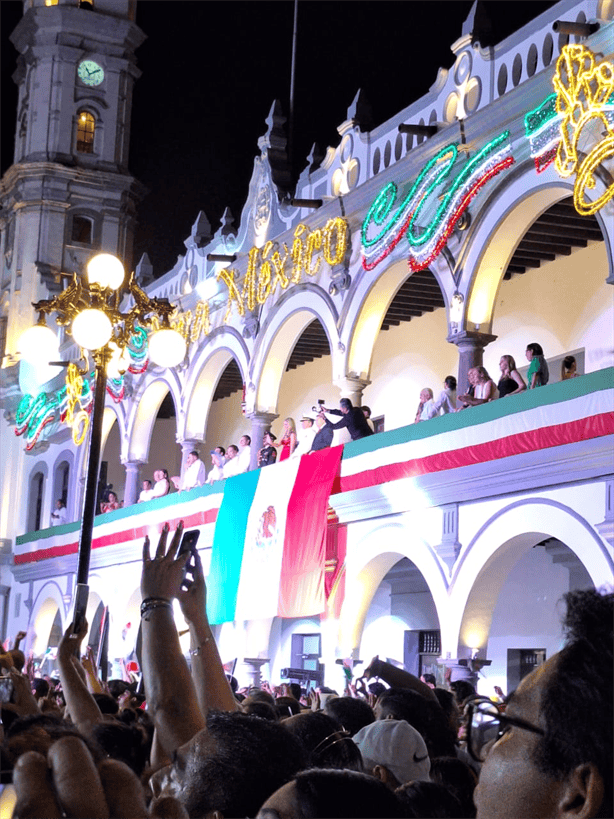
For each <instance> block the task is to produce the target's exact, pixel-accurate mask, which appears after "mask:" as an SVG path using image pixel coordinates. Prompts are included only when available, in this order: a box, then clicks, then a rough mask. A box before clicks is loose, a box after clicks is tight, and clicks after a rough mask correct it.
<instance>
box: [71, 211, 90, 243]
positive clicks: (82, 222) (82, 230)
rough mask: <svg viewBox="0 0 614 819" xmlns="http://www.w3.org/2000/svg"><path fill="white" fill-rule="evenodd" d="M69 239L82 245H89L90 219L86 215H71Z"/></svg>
mask: <svg viewBox="0 0 614 819" xmlns="http://www.w3.org/2000/svg"><path fill="white" fill-rule="evenodd" d="M71 240H72V241H73V242H78V243H79V244H82V245H91V244H92V220H91V219H88V218H87V216H73V220H72V231H71Z"/></svg>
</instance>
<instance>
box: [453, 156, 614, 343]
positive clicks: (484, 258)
mask: <svg viewBox="0 0 614 819" xmlns="http://www.w3.org/2000/svg"><path fill="white" fill-rule="evenodd" d="M572 190H573V185H570V184H569V183H568V182H567V181H564V180H562V179H561V178H560V177H559V176H558V175H557V174H556V171H555V170H554V168H553V166H551V167H549V168H547V169H546V170H545V171H544V172H543V173H542V174H540V175H539V176H537V174H536V173H535V168H534V166H533V163H532V162H528V161H527V162H525V163H522V164H521V165H519V166H518V167H517V168H516V169H515V170H513V171H512V172H511V173H508V174H507V175H506V176H505V178H504V179H503V181H502V183H501V184H500V185H498V186H497V188H496V189H495V190H494V191H493V193H492V195H491V196H490V197H489V199H488V200H487V201H486V202H485V203H484V204H483V206H482V207H481V209H480V211H479V212H478V213H477V214H476V218H475V222H474V223H473V224H472V226H471V228H470V232H469V236H468V241H467V243H466V245H465V246H464V248H463V251H462V254H461V255H460V256H459V259H458V269H459V270H461V271H462V274H461V278H460V280H459V283H458V291H459V292H460V293H461V294H462V295H463V297H464V300H465V312H464V319H463V322H462V326H463V328H464V329H465V330H469V331H478V332H481V333H487V334H489V333H492V331H493V313H494V307H495V304H496V299H497V292H498V290H499V287H500V284H501V281H502V279H503V276H504V274H505V271H506V270H507V266H508V264H509V261H510V259H511V258H512V256H513V255H514V252H515V250H516V247H517V246H518V245H519V243H520V242H521V241H522V238H523V236H524V235H525V233H526V232H527V230H528V229H529V228H530V226H531V225H532V224H533V222H535V220H536V219H537V218H538V217H539V216H540V215H541V214H542V213H544V212H545V211H547V210H548V208H550V207H552V205H554V204H555V203H556V202H559V201H560V200H562V199H566V198H567V197H568V196H569V195H570V194H571V192H572ZM599 223H600V226H601V227H602V232H603V235H604V238H606V246H607V248H608V251H607V252H608V265H609V268H610V271H612V251H611V243H610V241H609V239H608V236H607V233H608V231H607V230H604V224H605V223H604V222H603V220H601V219H599Z"/></svg>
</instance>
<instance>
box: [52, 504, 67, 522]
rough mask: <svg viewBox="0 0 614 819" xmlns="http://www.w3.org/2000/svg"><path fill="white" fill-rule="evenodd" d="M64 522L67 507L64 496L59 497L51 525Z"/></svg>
mask: <svg viewBox="0 0 614 819" xmlns="http://www.w3.org/2000/svg"><path fill="white" fill-rule="evenodd" d="M62 523H66V507H65V506H64V501H63V500H62V498H59V499H58V501H57V502H56V505H55V509H54V510H53V512H52V513H51V526H61V525H62Z"/></svg>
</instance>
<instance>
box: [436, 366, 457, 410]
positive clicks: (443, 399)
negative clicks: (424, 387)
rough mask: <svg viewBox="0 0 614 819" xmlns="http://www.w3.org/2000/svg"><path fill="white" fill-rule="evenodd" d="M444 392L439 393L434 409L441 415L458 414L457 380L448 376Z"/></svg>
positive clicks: (444, 383) (444, 384)
mask: <svg viewBox="0 0 614 819" xmlns="http://www.w3.org/2000/svg"><path fill="white" fill-rule="evenodd" d="M443 387H444V388H443V390H442V391H441V392H440V393H439V396H438V398H437V400H436V401H433V408H434V409H435V411H436V412H437V413H441V415H447V414H448V413H449V412H456V378H454V376H453V375H448V376H447V377H446V379H445V381H444V382H443Z"/></svg>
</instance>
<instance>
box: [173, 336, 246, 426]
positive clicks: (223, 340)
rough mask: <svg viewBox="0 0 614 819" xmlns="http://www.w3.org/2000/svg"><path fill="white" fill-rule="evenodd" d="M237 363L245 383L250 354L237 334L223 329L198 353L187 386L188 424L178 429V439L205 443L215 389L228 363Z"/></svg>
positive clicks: (208, 339) (186, 413) (186, 416)
mask: <svg viewBox="0 0 614 819" xmlns="http://www.w3.org/2000/svg"><path fill="white" fill-rule="evenodd" d="M232 359H234V360H235V361H236V363H237V366H238V367H239V370H240V372H241V375H242V376H243V381H244V382H245V380H246V373H247V370H248V367H249V352H248V350H247V346H246V344H245V342H244V340H243V339H242V338H241V336H240V334H239V333H238V332H237V331H236V330H232V329H230V328H227V327H225V328H219V329H218V330H214V331H213V332H212V333H211V335H210V336H209V337H208V338H207V343H206V344H205V345H204V346H203V347H202V348H201V349H200V350H199V351H198V353H197V355H196V356H195V358H194V359H193V361H192V364H191V367H190V378H189V381H188V383H187V384H186V388H185V394H186V395H187V396H188V398H187V400H186V412H185V424H184V426H183V428H181V429H178V430H177V432H178V435H179V436H180V437H181V438H183V439H184V440H186V439H193V440H198V441H202V440H204V430H205V426H206V422H207V418H208V415H209V409H210V407H211V402H212V401H213V396H214V394H215V388H216V386H217V383H218V381H219V380H220V377H221V375H222V373H223V372H224V370H225V369H226V367H227V366H228V362H229V361H231V360H232Z"/></svg>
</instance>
